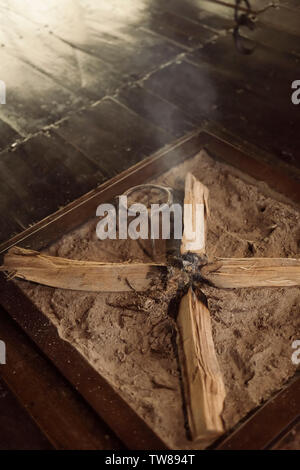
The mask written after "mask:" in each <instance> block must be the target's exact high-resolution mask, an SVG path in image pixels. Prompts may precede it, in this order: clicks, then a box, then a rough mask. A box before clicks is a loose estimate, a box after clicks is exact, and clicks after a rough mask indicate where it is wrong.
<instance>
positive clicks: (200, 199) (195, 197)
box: [180, 173, 209, 256]
mask: <svg viewBox="0 0 300 470" xmlns="http://www.w3.org/2000/svg"><path fill="white" fill-rule="evenodd" d="M208 196H209V191H208V189H207V187H206V186H204V184H202V183H201V182H200V181H198V180H197V178H195V176H194V175H192V173H187V175H186V178H185V195H184V233H183V237H182V242H181V247H180V252H181V254H182V255H183V254H185V253H188V252H193V253H197V254H198V255H199V256H201V255H204V254H205V245H206V230H207V227H206V221H207V217H208V215H209V208H208Z"/></svg>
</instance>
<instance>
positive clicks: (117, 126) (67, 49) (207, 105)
mask: <svg viewBox="0 0 300 470" xmlns="http://www.w3.org/2000/svg"><path fill="white" fill-rule="evenodd" d="M268 3H269V1H268V0H255V1H252V4H253V6H255V7H258V6H261V5H265V4H268ZM279 3H280V5H281V8H280V9H270V10H268V11H267V12H265V13H264V14H263V15H262V16H260V18H259V21H258V24H257V29H256V31H255V32H254V33H253V37H254V39H255V40H256V41H257V43H258V44H257V48H256V50H255V52H254V54H253V55H251V56H249V55H248V56H244V55H241V54H239V53H238V52H237V51H236V50H235V47H234V43H233V39H232V34H231V28H232V27H233V24H234V22H233V13H232V11H231V10H230V9H227V8H224V7H220V6H217V5H215V4H213V3H211V2H209V1H208V0H163V1H158V0H126V1H124V0H110V1H106V0H78V1H76V2H74V1H73V0H45V1H43V2H32V1H31V0H23V1H22V2H19V1H18V0H0V17H1V31H0V64H1V66H0V67H1V68H0V80H3V81H4V82H5V83H6V104H1V105H0V210H1V214H2V223H1V226H0V241H5V240H7V239H8V238H10V237H11V236H12V235H14V234H15V233H18V232H20V231H22V230H23V229H24V228H26V227H28V226H29V225H30V224H33V223H34V222H37V221H39V220H41V219H42V218H44V217H46V216H47V215H49V214H50V213H52V212H54V211H56V210H57V209H58V208H59V207H61V206H64V205H65V204H66V203H68V202H70V201H72V200H74V199H75V198H77V197H79V196H81V195H82V194H84V193H85V192H87V191H89V190H90V189H92V188H94V187H96V186H97V185H98V184H100V183H103V182H104V181H105V180H107V179H109V178H111V177H112V176H114V175H116V174H117V173H119V172H120V171H122V170H124V169H126V168H128V167H129V166H131V165H132V164H134V163H136V162H137V161H139V160H141V159H143V158H145V157H146V156H149V155H150V154H151V153H153V152H154V151H156V150H158V149H159V148H161V147H163V146H164V145H166V144H168V143H170V142H172V141H173V140H175V139H176V138H178V137H180V136H183V135H185V134H186V133H188V132H190V131H192V130H195V129H197V128H199V129H200V128H206V129H209V131H210V132H212V133H214V134H216V135H218V136H222V138H224V139H225V140H227V141H228V142H231V143H234V144H235V145H236V146H238V147H240V148H242V149H247V153H250V154H251V155H252V156H253V157H254V158H257V159H264V160H267V161H271V162H272V164H273V165H274V166H276V167H278V168H280V169H282V171H283V172H287V173H288V174H290V175H292V177H293V178H294V179H295V180H296V181H299V180H300V159H299V149H300V132H299V130H300V105H299V106H295V105H293V104H292V102H291V93H292V90H291V83H292V82H293V81H294V80H296V79H300V68H299V61H300V2H299V1H298V0H282V1H280V2H279ZM5 393H6V392H5ZM8 393H9V392H8ZM0 396H1V389H0ZM5 396H6V395H5ZM0 403H1V400H0ZM12 406H13V405H12ZM22 419H23V418H22ZM32 425H33V424H32V423H29V424H27V426H32ZM34 439H35V442H36V445H37V446H40V447H43V446H45V445H46V447H47V445H48V444H45V443H44V442H43V441H42V440H41V438H40V436H39V435H38V434H35V437H34ZM0 440H1V439H0ZM28 445H30V444H28Z"/></svg>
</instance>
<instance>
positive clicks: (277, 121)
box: [144, 62, 300, 167]
mask: <svg viewBox="0 0 300 470" xmlns="http://www.w3.org/2000/svg"><path fill="white" fill-rule="evenodd" d="M179 84H180V85H179ZM144 86H145V87H146V88H149V89H150V90H151V91H153V92H154V93H156V94H157V95H160V96H163V97H164V98H165V99H166V100H168V101H170V102H171V103H173V104H175V105H176V106H178V107H179V108H181V109H182V110H183V111H184V112H185V113H186V114H188V115H189V117H190V119H192V121H193V122H194V123H195V124H198V125H199V126H200V125H203V124H204V123H205V122H207V121H208V122H209V121H215V122H217V123H218V124H219V125H221V126H223V127H224V128H227V129H229V130H230V131H231V132H233V133H235V134H236V135H238V136H239V137H240V138H243V139H245V140H249V141H250V143H253V144H254V145H256V146H258V147H261V148H263V149H264V150H266V151H269V152H271V153H273V154H274V155H275V156H276V157H278V158H281V159H283V160H284V161H286V162H287V163H290V164H293V165H295V166H298V167H299V165H300V162H299V160H298V149H299V143H300V142H299V140H300V136H299V133H297V127H298V121H297V120H295V119H293V116H287V115H283V114H281V111H280V112H279V110H277V108H276V105H275V106H273V103H269V104H268V103H267V102H266V101H262V100H261V98H260V97H259V96H258V94H256V93H254V92H251V91H248V90H247V89H245V88H243V83H242V82H239V81H235V80H231V79H230V78H228V77H227V78H226V77H225V76H222V74H220V73H218V72H217V71H216V70H215V69H214V68H212V67H210V66H209V65H208V64H205V63H202V64H201V65H200V64H197V65H194V64H192V63H187V62H181V63H180V64H172V65H171V66H169V67H168V68H165V69H162V70H159V71H158V72H156V73H155V74H153V75H151V77H149V79H148V80H146V81H145V82H144ZM288 99H290V97H289V96H288ZM291 106H292V105H291Z"/></svg>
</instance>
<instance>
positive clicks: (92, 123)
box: [56, 99, 174, 178]
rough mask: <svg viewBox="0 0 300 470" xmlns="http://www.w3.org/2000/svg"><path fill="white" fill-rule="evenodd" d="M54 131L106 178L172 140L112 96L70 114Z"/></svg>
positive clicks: (172, 137)
mask: <svg viewBox="0 0 300 470" xmlns="http://www.w3.org/2000/svg"><path fill="white" fill-rule="evenodd" d="M56 132H57V133H58V134H59V135H61V136H62V137H63V138H64V139H66V140H67V141H68V142H70V143H71V144H72V145H74V146H75V147H77V148H78V149H80V150H81V151H82V152H83V153H84V154H85V155H88V156H89V158H91V159H93V161H94V162H96V163H97V165H98V166H99V168H100V170H101V171H102V172H103V173H104V174H105V175H106V176H107V177H108V178H110V177H112V176H113V175H115V174H116V173H119V172H120V171H122V170H124V169H125V168H128V167H129V166H130V165H133V164H134V163H136V162H137V161H139V160H141V159H142V158H144V157H146V156H148V155H150V154H151V153H152V152H154V151H155V150H157V149H158V148H160V147H162V146H163V145H165V144H166V143H168V142H170V141H171V140H172V139H174V136H173V135H170V134H169V133H167V132H165V131H164V130H162V129H159V128H157V127H155V126H154V125H153V124H151V123H150V122H148V121H147V120H146V119H144V118H141V117H140V116H138V115H137V114H136V113H134V112H133V111H132V110H129V109H128V108H127V107H126V106H124V105H121V104H120V103H118V102H117V101H115V100H113V99H105V100H103V101H101V102H100V103H99V104H98V105H96V106H93V107H92V108H90V109H89V110H87V111H82V112H80V113H77V114H76V115H74V116H71V117H70V118H69V119H67V120H65V121H63V122H62V123H61V125H60V126H58V128H57V129H56Z"/></svg>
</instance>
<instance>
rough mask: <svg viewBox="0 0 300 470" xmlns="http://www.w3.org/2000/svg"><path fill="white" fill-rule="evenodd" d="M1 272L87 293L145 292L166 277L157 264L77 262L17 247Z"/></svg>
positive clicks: (12, 250) (7, 255) (6, 259)
mask: <svg viewBox="0 0 300 470" xmlns="http://www.w3.org/2000/svg"><path fill="white" fill-rule="evenodd" d="M0 270H2V271H5V272H7V273H9V274H10V275H12V276H13V277H17V278H20V279H25V280H27V281H32V282H37V283H38V284H42V285H45V286H50V287H58V288H61V289H71V290H82V291H87V292H89V291H90V292H128V291H144V290H147V289H149V287H150V286H151V285H152V284H153V283H154V282H157V281H158V280H159V279H160V277H161V276H162V275H163V274H164V273H166V267H165V266H164V265H160V264H147V263H144V264H143V263H127V264H126V263H100V262H93V261H77V260H71V259H67V258H59V257H56V256H48V255H44V254H41V253H39V252H37V251H34V250H26V249H24V248H20V247H13V248H11V249H10V250H9V251H8V253H7V254H6V255H5V256H4V265H3V266H2V267H0Z"/></svg>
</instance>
